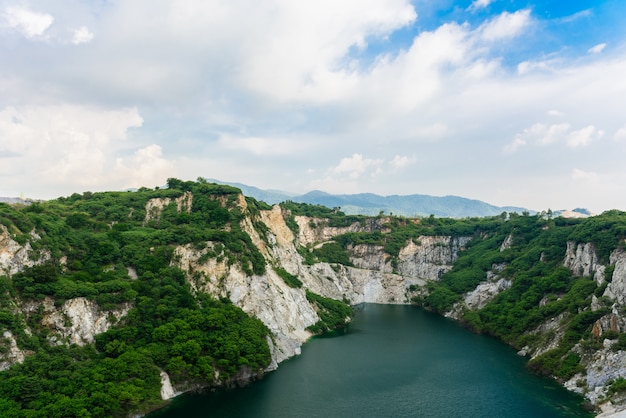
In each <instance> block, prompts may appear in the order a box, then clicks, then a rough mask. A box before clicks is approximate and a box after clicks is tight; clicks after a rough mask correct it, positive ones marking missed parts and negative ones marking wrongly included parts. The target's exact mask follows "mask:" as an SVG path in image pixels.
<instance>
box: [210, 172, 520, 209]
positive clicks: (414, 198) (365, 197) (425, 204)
mask: <svg viewBox="0 0 626 418" xmlns="http://www.w3.org/2000/svg"><path fill="white" fill-rule="evenodd" d="M207 181H211V182H215V183H218V184H225V185H230V186H234V187H237V188H239V189H241V191H242V192H243V193H244V194H245V195H246V196H250V197H254V198H255V199H257V200H260V201H263V202H266V203H268V204H271V205H273V204H276V203H281V202H285V201H293V202H298V203H309V204H312V205H322V206H326V207H328V208H335V207H338V208H341V211H342V212H344V213H345V214H347V215H369V216H376V215H378V214H379V213H385V214H387V215H389V214H394V215H398V216H408V217H416V216H430V215H435V216H438V217H449V218H466V217H473V216H497V215H500V214H501V213H502V212H517V213H520V214H521V213H522V212H526V211H529V210H528V209H526V208H521V207H515V206H494V205H490V204H489V203H485V202H482V201H480V200H474V199H467V198H464V197H459V196H429V195H421V194H413V195H405V196H399V195H392V196H380V195H377V194H373V193H359V194H341V195H333V194H329V193H325V192H322V191H319V190H315V191H311V192H308V193H306V194H303V195H297V194H294V193H287V192H282V191H278V190H263V189H259V188H257V187H253V186H248V185H245V184H241V183H229V182H222V181H220V180H215V179H207ZM529 212H532V211H529Z"/></svg>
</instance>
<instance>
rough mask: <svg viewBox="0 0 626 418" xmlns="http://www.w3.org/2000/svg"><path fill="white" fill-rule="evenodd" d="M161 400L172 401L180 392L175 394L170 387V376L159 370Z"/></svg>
mask: <svg viewBox="0 0 626 418" xmlns="http://www.w3.org/2000/svg"><path fill="white" fill-rule="evenodd" d="M160 375H161V399H163V400H164V401H165V400H168V399H172V398H174V397H176V396H178V395H180V392H176V391H175V390H174V388H173V387H172V382H171V381H170V375H168V374H167V373H165V371H163V370H161V373H160Z"/></svg>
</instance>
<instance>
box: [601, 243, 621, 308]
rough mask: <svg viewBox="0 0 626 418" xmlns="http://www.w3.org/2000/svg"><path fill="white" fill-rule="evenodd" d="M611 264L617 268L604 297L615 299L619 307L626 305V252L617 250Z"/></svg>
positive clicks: (611, 258) (612, 256) (612, 255)
mask: <svg viewBox="0 0 626 418" xmlns="http://www.w3.org/2000/svg"><path fill="white" fill-rule="evenodd" d="M610 260H611V264H612V265H614V266H615V270H614V271H613V279H612V280H611V283H609V284H608V286H607V287H606V290H605V291H604V295H603V296H607V297H609V298H611V299H613V300H614V301H615V302H616V303H617V304H618V305H620V306H624V305H626V252H624V251H623V250H620V249H618V250H615V251H613V253H612V254H611V257H610Z"/></svg>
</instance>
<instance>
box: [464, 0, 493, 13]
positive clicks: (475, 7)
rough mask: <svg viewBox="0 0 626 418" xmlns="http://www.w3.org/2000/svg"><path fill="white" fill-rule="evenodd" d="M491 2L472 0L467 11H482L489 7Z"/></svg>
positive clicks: (487, 0) (491, 0) (488, 0)
mask: <svg viewBox="0 0 626 418" xmlns="http://www.w3.org/2000/svg"><path fill="white" fill-rule="evenodd" d="M492 2H493V0H474V1H473V2H472V4H470V5H469V7H468V8H467V10H469V11H476V10H479V9H484V8H485V7H487V6H489V5H490V4H491V3H492Z"/></svg>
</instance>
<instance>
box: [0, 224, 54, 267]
mask: <svg viewBox="0 0 626 418" xmlns="http://www.w3.org/2000/svg"><path fill="white" fill-rule="evenodd" d="M31 237H32V239H39V236H38V235H37V234H36V233H35V232H34V231H33V232H31ZM31 251H32V247H31V246H30V242H27V243H26V244H24V245H23V246H22V245H20V244H19V243H18V242H17V241H15V240H14V239H13V238H11V234H10V233H9V231H8V230H7V228H6V226H4V225H0V273H2V274H7V275H9V276H10V275H13V274H15V273H17V272H19V271H21V270H23V269H24V268H25V267H32V266H34V265H36V264H41V263H43V262H45V261H47V260H48V259H49V258H50V254H49V253H47V252H43V253H41V254H40V256H39V258H38V259H37V260H32V259H31V258H30V256H29V253H30V252H31Z"/></svg>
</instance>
